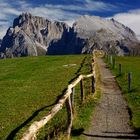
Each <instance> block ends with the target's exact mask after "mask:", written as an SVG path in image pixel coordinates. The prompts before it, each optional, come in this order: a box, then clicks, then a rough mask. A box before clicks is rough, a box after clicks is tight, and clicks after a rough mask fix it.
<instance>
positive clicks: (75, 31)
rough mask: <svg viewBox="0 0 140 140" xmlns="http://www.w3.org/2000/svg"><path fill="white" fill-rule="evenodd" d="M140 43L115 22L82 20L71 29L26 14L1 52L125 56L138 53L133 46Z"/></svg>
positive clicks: (15, 24)
mask: <svg viewBox="0 0 140 140" xmlns="http://www.w3.org/2000/svg"><path fill="white" fill-rule="evenodd" d="M138 43H139V41H138V40H137V38H136V35H135V33H134V32H133V31H132V30H131V29H130V28H128V27H125V26H124V25H122V24H120V23H118V22H117V21H115V20H114V19H111V20H109V19H108V20H107V19H103V18H100V17H95V16H82V17H80V18H79V19H78V20H77V21H76V22H75V23H74V25H73V27H69V26H68V25H67V24H66V23H64V22H58V21H54V22H52V21H49V20H47V19H44V18H42V17H38V16H32V15H31V14H29V13H23V14H22V15H20V16H19V17H18V18H16V19H15V20H14V22H13V26H12V27H10V28H9V29H8V30H7V33H6V35H5V36H4V38H3V40H2V43H1V46H0V52H1V57H2V58H3V57H8V58H11V57H20V56H38V55H46V54H48V55H56V54H80V53H92V51H93V50H94V49H102V50H104V51H106V52H107V53H111V54H117V55H125V54H129V53H130V52H132V51H134V49H135V48H134V47H131V46H132V44H133V45H134V44H136V45H137V44H138ZM137 47H139V45H137Z"/></svg>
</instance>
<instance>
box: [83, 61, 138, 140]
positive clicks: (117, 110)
mask: <svg viewBox="0 0 140 140" xmlns="http://www.w3.org/2000/svg"><path fill="white" fill-rule="evenodd" d="M97 62H98V64H99V68H100V73H101V81H102V87H101V90H102V95H101V99H100V102H99V104H98V105H97V107H96V109H95V112H94V115H93V122H92V124H91V128H90V130H89V131H85V132H84V133H83V134H84V135H85V137H86V139H87V140H137V139H139V140H140V138H138V136H137V135H135V134H133V130H132V129H131V127H130V126H129V114H128V107H127V104H126V101H125V100H124V99H123V96H122V94H121V91H120V89H119V87H118V85H117V83H116V81H115V79H114V77H113V75H112V74H111V72H110V70H108V69H107V68H106V65H105V63H104V62H103V60H102V59H101V58H97Z"/></svg>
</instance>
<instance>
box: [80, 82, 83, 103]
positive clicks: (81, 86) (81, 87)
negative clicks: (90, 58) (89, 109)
mask: <svg viewBox="0 0 140 140" xmlns="http://www.w3.org/2000/svg"><path fill="white" fill-rule="evenodd" d="M80 89H81V101H82V102H83V101H84V81H83V79H81V81H80Z"/></svg>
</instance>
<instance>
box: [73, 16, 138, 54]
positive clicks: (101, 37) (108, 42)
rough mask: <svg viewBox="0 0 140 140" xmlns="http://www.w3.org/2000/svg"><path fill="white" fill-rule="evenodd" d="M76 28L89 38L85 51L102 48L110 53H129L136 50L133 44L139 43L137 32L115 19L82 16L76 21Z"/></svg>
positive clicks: (79, 35) (84, 37) (84, 36)
mask: <svg viewBox="0 0 140 140" xmlns="http://www.w3.org/2000/svg"><path fill="white" fill-rule="evenodd" d="M74 30H75V31H76V32H77V36H78V37H80V38H83V39H86V40H87V41H86V45H85V46H84V47H83V50H82V52H83V53H89V52H91V51H92V50H93V49H102V50H104V51H105V52H107V53H109V54H117V55H128V54H130V53H131V52H132V50H134V47H132V45H134V44H139V41H138V39H137V38H136V35H135V33H134V32H133V31H132V30H131V29H130V28H128V27H126V26H124V25H123V24H121V23H119V22H117V21H115V20H114V19H111V20H109V19H103V18H100V17H95V16H82V17H81V18H79V19H78V20H77V21H76V22H75V23H74ZM139 48H140V46H139Z"/></svg>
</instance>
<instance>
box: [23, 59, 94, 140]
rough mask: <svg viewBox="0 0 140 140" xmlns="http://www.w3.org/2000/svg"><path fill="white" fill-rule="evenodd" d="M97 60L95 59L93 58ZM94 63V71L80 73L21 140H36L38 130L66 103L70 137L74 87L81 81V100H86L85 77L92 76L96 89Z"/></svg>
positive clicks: (68, 134)
mask: <svg viewBox="0 0 140 140" xmlns="http://www.w3.org/2000/svg"><path fill="white" fill-rule="evenodd" d="M93 60H95V59H93ZM93 66H94V63H92V73H91V74H89V75H80V76H79V77H78V78H77V79H76V80H75V81H74V82H72V83H71V84H69V85H68V88H67V91H66V93H65V94H64V96H63V97H62V98H61V99H60V100H59V101H58V103H57V104H55V105H54V107H53V108H52V110H51V111H50V112H49V113H48V114H47V115H46V116H44V117H43V118H42V119H41V120H40V121H35V122H33V123H32V124H31V126H30V127H29V128H28V130H27V131H26V132H25V133H24V134H23V137H22V138H21V140H36V139H37V138H36V135H37V132H38V131H39V130H40V129H41V128H42V127H43V126H45V125H46V124H47V122H48V121H50V120H51V119H52V118H53V117H54V116H55V115H56V114H57V113H58V112H59V111H60V110H61V109H62V107H63V105H64V104H66V109H67V114H68V115H67V116H68V118H67V119H68V120H67V130H66V134H67V139H70V134H71V128H72V122H73V102H74V101H73V100H74V99H73V98H72V97H74V88H75V86H76V85H77V84H78V83H79V82H80V87H81V100H82V101H83V100H84V90H83V79H85V78H90V77H91V78H92V92H93V91H95V89H94V87H95V85H94V84H95V69H94V67H93Z"/></svg>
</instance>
